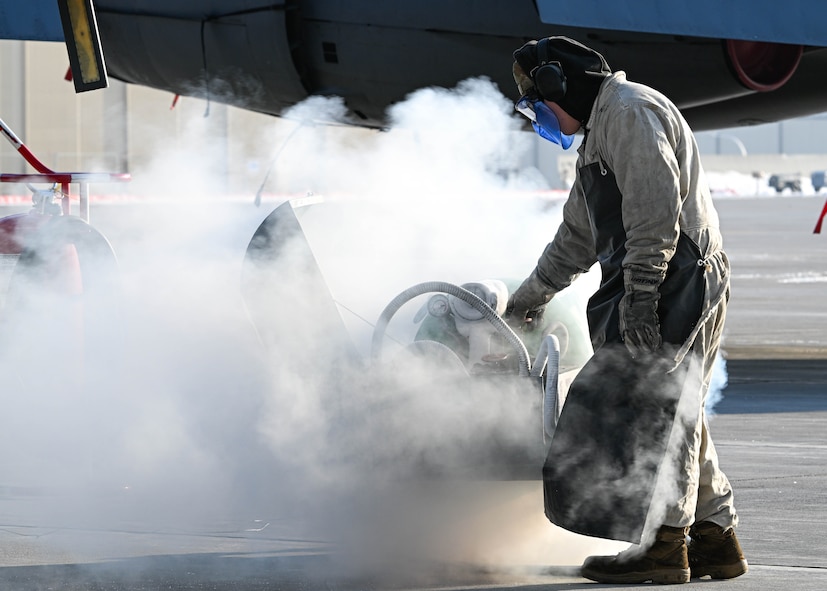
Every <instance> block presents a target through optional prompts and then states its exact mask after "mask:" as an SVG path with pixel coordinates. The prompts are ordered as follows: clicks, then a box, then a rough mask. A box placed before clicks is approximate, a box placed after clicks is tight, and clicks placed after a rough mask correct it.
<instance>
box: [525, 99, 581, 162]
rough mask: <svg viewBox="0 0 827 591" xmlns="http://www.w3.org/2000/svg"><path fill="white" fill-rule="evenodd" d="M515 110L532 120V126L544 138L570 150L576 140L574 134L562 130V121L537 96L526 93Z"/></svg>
mask: <svg viewBox="0 0 827 591" xmlns="http://www.w3.org/2000/svg"><path fill="white" fill-rule="evenodd" d="M514 110H515V111H517V112H518V113H520V114H521V115H523V116H524V117H525V118H526V119H528V120H529V121H531V126H532V127H533V128H534V131H535V132H537V135H539V136H540V137H541V138H543V139H544V140H548V141H550V142H553V143H555V144H557V145H559V146H562V148H563V149H564V150H568V149H569V148H570V147H571V145H572V143H573V142H574V135H570V134H566V133H563V132H562V131H560V121H558V120H557V115H555V114H554V111H552V110H551V109H550V108H549V107H548V105H547V104H545V103H544V102H543V101H542V99H540V98H539V97H537V96H532V94H526V95H524V96H522V97H521V98H520V100H518V101H517V103H516V104H515V105H514Z"/></svg>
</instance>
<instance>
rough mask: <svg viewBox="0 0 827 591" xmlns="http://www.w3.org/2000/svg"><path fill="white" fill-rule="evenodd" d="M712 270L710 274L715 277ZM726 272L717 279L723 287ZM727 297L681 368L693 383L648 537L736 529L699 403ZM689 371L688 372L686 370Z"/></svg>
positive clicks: (715, 351)
mask: <svg viewBox="0 0 827 591" xmlns="http://www.w3.org/2000/svg"><path fill="white" fill-rule="evenodd" d="M716 271H718V269H716V270H715V271H713V273H715V274H717V273H716ZM727 271H728V270H727V269H721V270H720V272H721V274H722V276H719V277H718V278H716V279H720V280H722V281H727V279H728V278H727V277H726V273H727ZM728 299H729V290H728V289H727V293H726V297H724V298H723V300H722V301H721V302H720V303H719V304H718V306H717V308H716V310H715V312H714V314H713V315H712V316H711V317H710V318H709V319H708V320H707V322H706V323H705V324H704V325H703V327H702V328H701V330H700V332H699V333H698V336H697V339H696V340H695V343H694V345H693V347H692V352H691V353H690V355H689V356H687V359H685V360H684V363H690V365H691V366H694V368H695V369H694V371H695V374H696V375H695V379H694V380H692V378H691V377H690V383H694V384H695V386H694V387H692V388H688V389H687V390H685V391H684V394H683V395H682V398H681V401H680V404H679V408H678V419H677V420H676V421H675V425H674V427H673V429H672V434H671V437H670V442H669V452H668V453H667V455H666V457H665V458H664V462H663V464H662V466H661V470H660V473H659V476H658V483H657V486H656V491H655V495H654V497H653V500H652V506H651V509H650V511H649V516H648V517H647V527H646V529H647V531H651V530H652V529H653V528H657V527H659V526H660V525H669V526H672V527H686V526H689V525H692V524H693V523H695V522H701V521H712V522H714V523H716V524H718V525H720V526H721V527H724V528H726V527H729V526H736V525H737V524H738V516H737V514H736V513H735V507H734V505H733V495H732V487H731V485H730V483H729V480H728V479H727V477H726V475H725V474H724V473H723V471H722V470H721V468H720V466H719V465H718V454H717V453H716V451H715V445H714V444H713V443H712V438H711V437H710V435H709V426H708V424H707V419H706V412H705V411H704V403H705V402H706V397H707V394H708V392H709V384H710V380H711V378H712V370H713V365H714V363H715V359H716V356H717V354H718V349H719V347H720V343H721V334H722V332H723V327H724V319H725V318H726V307H727V300H728ZM691 371H693V370H691Z"/></svg>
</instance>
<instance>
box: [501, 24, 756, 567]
mask: <svg viewBox="0 0 827 591" xmlns="http://www.w3.org/2000/svg"><path fill="white" fill-rule="evenodd" d="M514 58H515V62H514V65H513V74H514V79H515V82H516V83H517V86H518V88H519V91H520V94H521V99H520V101H519V102H518V103H517V110H518V111H519V112H521V113H522V114H524V115H526V117H528V118H529V119H530V120H531V123H532V125H533V126H534V129H535V130H536V131H537V133H539V134H540V135H541V136H542V137H544V138H545V139H548V140H550V141H553V142H555V143H558V144H560V145H561V146H563V147H564V148H565V147H566V143H570V139H566V138H571V137H573V135H574V134H575V133H577V132H578V131H580V130H582V132H583V140H582V142H581V143H580V146H579V148H578V150H577V152H578V158H577V165H576V168H577V173H576V178H575V182H574V186H573V187H572V189H571V192H570V194H569V197H568V200H567V201H566V203H565V206H564V209H563V221H562V223H561V225H560V227H559V229H558V230H557V234H556V235H555V237H554V239H553V240H552V241H551V242H550V243H549V244H548V246H547V247H546V248H545V250H544V251H543V253H542V254H541V256H540V258H539V260H538V261H537V266H536V268H535V269H534V270H533V271H532V272H531V273H530V275H529V276H528V278H527V279H526V280H525V281H524V282H523V283H522V285H521V286H520V287H519V288H518V289H517V290H516V292H515V293H514V294H513V295H512V296H511V298H510V301H509V306H508V309H507V311H506V314H505V315H506V317H507V319H508V320H509V322H511V323H512V324H514V325H520V324H523V323H525V322H526V321H530V319H531V317H532V316H533V314H534V313H535V312H536V311H537V310H539V309H541V308H542V307H543V306H545V304H547V303H548V301H549V300H550V299H551V298H552V297H553V296H554V295H555V294H556V293H557V292H559V291H561V290H562V289H564V288H566V287H567V286H568V285H569V284H570V283H571V282H572V281H573V280H574V279H575V278H576V277H577V276H578V275H580V274H581V273H584V272H586V271H587V270H589V269H590V268H591V267H592V266H593V265H594V264H595V263H599V264H600V267H601V271H602V280H601V284H600V287H599V288H598V290H597V292H596V293H595V294H594V295H593V296H592V297H591V299H590V300H589V305H588V310H587V315H588V320H589V328H590V331H591V337H592V344H593V346H594V350H595V353H594V356H593V358H592V360H590V362H589V364H587V366H586V367H585V368H584V370H583V371H581V372H580V375H579V376H578V378H577V379H576V380H575V381H574V383H573V384H572V386H571V390H570V392H569V398H568V399H567V401H566V408H564V410H563V413H562V415H561V417H560V422H559V423H558V427H557V431H556V432H555V436H554V439H553V441H552V444H551V449H550V452H549V458H548V460H547V462H546V465H545V467H544V489H545V497H546V514H547V515H548V516H549V518H550V519H551V520H552V521H553V522H555V523H557V524H558V525H562V526H563V527H566V528H568V529H571V530H573V531H577V532H579V533H584V534H587V535H595V536H599V537H608V538H613V539H620V540H628V541H633V542H635V543H638V545H636V546H633V548H632V549H631V550H629V551H626V552H624V553H621V554H620V555H617V556H600V557H598V556H594V557H590V558H588V559H587V560H586V562H585V563H584V565H583V568H582V574H583V576H585V577H587V578H589V579H592V580H595V581H600V582H606V583H640V582H645V581H650V580H651V581H656V582H661V583H680V582H688V581H689V580H690V576H704V575H709V576H712V577H714V578H732V577H736V576H739V575H741V574H743V573H745V572H746V570H747V563H746V560H745V559H744V556H743V553H742V552H741V548H740V545H739V544H738V540H737V538H736V537H735V532H734V528H735V527H736V525H737V522H738V517H737V514H736V512H735V508H734V505H733V494H732V488H731V486H730V483H729V481H728V479H727V478H726V476H725V475H724V473H723V472H722V471H721V469H720V467H719V464H718V457H717V455H716V451H715V447H714V445H713V444H712V440H711V439H710V436H709V431H708V428H707V422H706V417H705V414H704V400H705V397H706V394H707V391H708V387H709V383H710V379H711V375H712V369H713V363H714V361H715V358H716V355H717V353H718V349H719V345H720V341H721V333H722V329H723V324H724V318H725V314H726V305H727V301H728V298H729V264H728V261H727V257H726V255H725V253H724V251H723V248H722V238H721V233H720V231H719V225H718V216H717V213H716V211H715V208H714V206H713V203H712V199H711V197H710V193H709V189H708V186H707V183H706V179H705V178H704V172H703V168H702V166H701V161H700V155H699V153H698V147H697V144H696V141H695V137H694V135H693V133H692V131H691V129H690V128H689V126H688V124H687V123H686V121H685V120H684V118H683V116H682V115H681V113H680V111H679V110H678V109H677V107H676V106H675V105H674V104H673V103H672V102H671V101H670V100H669V99H668V98H666V97H665V96H664V95H663V94H661V93H659V92H657V91H656V90H654V89H652V88H649V87H647V86H644V85H641V84H637V83H634V82H631V81H629V80H627V79H626V75H625V73H624V72H622V71H617V72H612V71H611V70H610V68H609V66H608V64H607V63H606V60H605V59H604V58H603V56H602V55H601V54H599V53H598V52H596V51H594V50H592V49H590V48H588V47H586V46H584V45H582V44H580V43H578V42H576V41H574V40H572V39H568V38H565V37H549V38H546V39H542V40H539V41H532V42H530V43H527V44H526V45H524V46H523V47H521V48H520V49H518V50H517V51H516V52H515V53H514ZM590 445H591V447H589V446H590ZM583 449H588V450H589V451H588V453H584V452H582V450H583ZM574 458H576V461H575V460H574ZM641 475H643V476H641ZM664 479H667V480H668V481H666V482H665V481H664ZM641 483H643V484H641ZM633 484H634V485H633ZM687 534H689V535H690V537H691V541H690V542H689V544H688V545H687V542H686V536H687Z"/></svg>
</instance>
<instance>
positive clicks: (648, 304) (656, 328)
mask: <svg viewBox="0 0 827 591" xmlns="http://www.w3.org/2000/svg"><path fill="white" fill-rule="evenodd" d="M659 299H660V293H658V292H657V291H641V290H631V291H629V290H627V291H626V293H625V295H624V296H623V297H622V298H621V299H620V306H619V312H620V335H621V336H622V337H623V342H624V344H625V345H626V349H628V350H629V353H630V354H631V355H632V359H637V358H638V357H640V356H641V355H643V354H645V353H654V352H655V351H657V350H658V349H660V346H661V344H662V340H661V336H660V321H659V320H658V300H659Z"/></svg>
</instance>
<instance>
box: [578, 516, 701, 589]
mask: <svg viewBox="0 0 827 591" xmlns="http://www.w3.org/2000/svg"><path fill="white" fill-rule="evenodd" d="M688 529H689V528H686V527H669V526H667V525H664V526H661V528H660V529H659V530H658V532H657V534H656V535H655V542H654V543H653V544H652V545H651V546H649V547H648V548H646V549H644V548H642V547H634V548H630V549H629V550H625V551H624V552H621V553H620V554H618V555H617V556H589V557H588V558H586V560H585V561H584V562H583V567H582V568H581V569H580V574H581V575H582V576H583V577H585V578H587V579H591V580H592V581H597V582H598V583H645V582H646V581H652V582H653V583H663V584H673V583H688V582H689V561H688V559H687V554H686V532H687V530H688Z"/></svg>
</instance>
